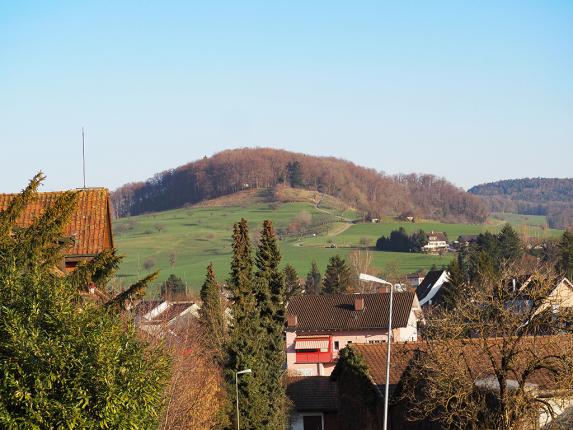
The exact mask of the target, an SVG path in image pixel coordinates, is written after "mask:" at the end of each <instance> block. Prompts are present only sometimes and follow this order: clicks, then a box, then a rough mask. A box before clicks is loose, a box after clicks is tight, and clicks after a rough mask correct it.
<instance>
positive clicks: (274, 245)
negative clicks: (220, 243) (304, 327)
mask: <svg viewBox="0 0 573 430" xmlns="http://www.w3.org/2000/svg"><path fill="white" fill-rule="evenodd" d="M280 260H281V256H280V251H279V248H278V241H277V238H276V235H275V232H274V229H273V225H272V222H271V221H269V220H265V221H264V222H263V228H262V230H261V234H260V239H259V246H258V249H257V255H256V260H255V261H256V267H257V273H256V282H257V286H258V288H257V292H258V295H257V308H258V309H259V312H260V320H261V324H262V326H263V328H264V335H265V336H266V338H267V339H266V341H265V343H266V348H265V349H264V361H265V369H264V370H265V378H264V384H265V391H266V393H267V399H268V411H267V413H268V418H269V420H268V423H266V428H269V429H276V428H284V426H285V423H286V393H285V389H284V385H283V373H284V370H283V368H284V364H285V361H286V356H285V342H284V336H283V332H284V324H285V304H286V296H285V280H284V273H283V272H282V271H281V270H279V264H280Z"/></svg>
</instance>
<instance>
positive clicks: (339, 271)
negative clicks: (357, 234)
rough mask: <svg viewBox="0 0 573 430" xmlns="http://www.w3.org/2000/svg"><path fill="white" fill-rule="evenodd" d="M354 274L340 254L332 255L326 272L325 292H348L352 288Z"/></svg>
mask: <svg viewBox="0 0 573 430" xmlns="http://www.w3.org/2000/svg"><path fill="white" fill-rule="evenodd" d="M351 284H352V274H351V272H350V268H349V267H348V265H347V264H346V261H345V260H344V259H342V258H340V256H339V255H338V254H336V255H333V256H332V257H330V260H329V261H328V266H327V267H326V272H325V273H324V293H326V294H336V293H347V292H349V291H350V289H351Z"/></svg>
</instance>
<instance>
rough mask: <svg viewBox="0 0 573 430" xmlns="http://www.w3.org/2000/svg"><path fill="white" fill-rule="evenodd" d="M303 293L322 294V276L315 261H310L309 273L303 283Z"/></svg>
mask: <svg viewBox="0 0 573 430" xmlns="http://www.w3.org/2000/svg"><path fill="white" fill-rule="evenodd" d="M304 291H305V293H306V294H320V293H322V276H321V274H320V271H319V270H318V265H317V264H316V260H312V263H311V266H310V272H308V274H307V275H306V282H305V283H304Z"/></svg>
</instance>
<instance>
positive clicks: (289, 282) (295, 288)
mask: <svg viewBox="0 0 573 430" xmlns="http://www.w3.org/2000/svg"><path fill="white" fill-rule="evenodd" d="M284 276H285V295H286V301H287V302H288V301H289V299H290V298H291V297H294V296H298V295H299V294H301V293H302V286H301V285H300V279H299V278H298V273H296V270H295V268H294V267H293V266H292V265H291V264H287V265H286V266H285V268H284Z"/></svg>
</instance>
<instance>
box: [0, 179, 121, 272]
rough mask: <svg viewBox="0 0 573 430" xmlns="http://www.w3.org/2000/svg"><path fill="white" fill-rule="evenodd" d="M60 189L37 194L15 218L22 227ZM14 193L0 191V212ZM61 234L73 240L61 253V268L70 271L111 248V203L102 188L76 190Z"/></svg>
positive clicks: (107, 194) (42, 210) (57, 193)
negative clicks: (81, 262) (71, 210)
mask: <svg viewBox="0 0 573 430" xmlns="http://www.w3.org/2000/svg"><path fill="white" fill-rule="evenodd" d="M61 194H62V192H48V193H38V195H37V197H36V198H35V199H34V201H32V202H31V203H30V204H28V205H27V206H26V208H25V209H24V212H23V213H22V214H21V215H20V217H19V218H18V219H17V220H16V223H17V224H18V225H19V226H21V227H27V226H29V225H31V224H32V223H33V222H34V220H36V219H37V218H38V217H40V216H41V215H42V214H43V213H44V212H45V210H46V209H47V208H49V207H50V206H51V205H52V204H53V203H54V202H55V201H56V199H57V198H58V197H59V196H60V195H61ZM15 196H17V194H0V211H3V210H5V209H6V208H7V207H8V205H9V204H10V202H11V201H12V200H13V199H14V197H15ZM64 236H65V237H66V238H69V239H72V240H71V242H70V245H69V247H68V248H67V249H66V250H65V252H64V261H63V262H62V265H61V269H63V270H66V271H69V270H73V269H74V268H75V267H76V266H77V264H78V263H79V262H80V261H87V260H90V259H92V258H93V257H94V256H96V255H97V254H99V253H100V252H102V251H104V250H109V249H112V248H113V234H112V227H111V203H110V198H109V191H108V190H107V189H105V188H85V189H80V190H78V202H77V206H76V208H75V210H74V212H73V213H72V216H71V218H70V220H69V221H68V223H67V224H66V225H65V227H64Z"/></svg>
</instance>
